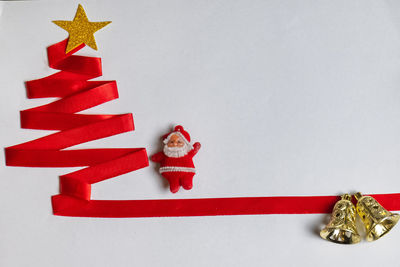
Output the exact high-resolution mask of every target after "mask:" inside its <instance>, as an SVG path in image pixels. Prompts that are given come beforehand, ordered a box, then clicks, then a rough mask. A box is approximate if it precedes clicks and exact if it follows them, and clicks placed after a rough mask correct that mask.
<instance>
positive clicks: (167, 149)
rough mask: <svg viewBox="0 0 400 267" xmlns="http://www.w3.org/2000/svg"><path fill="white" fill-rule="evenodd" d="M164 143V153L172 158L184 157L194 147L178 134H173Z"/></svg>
mask: <svg viewBox="0 0 400 267" xmlns="http://www.w3.org/2000/svg"><path fill="white" fill-rule="evenodd" d="M164 143H165V145H164V154H165V155H166V156H167V157H170V158H180V157H184V156H186V155H187V154H188V153H189V151H190V150H191V149H192V147H191V145H190V144H188V143H187V142H185V140H183V139H182V137H180V136H179V135H177V134H172V135H171V136H170V137H169V139H168V140H165V141H164Z"/></svg>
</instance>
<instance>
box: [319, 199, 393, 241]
mask: <svg viewBox="0 0 400 267" xmlns="http://www.w3.org/2000/svg"><path fill="white" fill-rule="evenodd" d="M354 196H355V198H356V200H357V209H356V208H355V207H354V205H353V203H352V202H351V195H349V194H344V195H343V196H342V199H341V200H339V201H338V202H337V203H336V204H335V207H334V208H333V211H332V217H331V220H330V222H329V223H328V225H327V226H326V227H325V228H324V229H322V230H321V232H320V235H321V237H322V238H323V239H326V240H328V241H332V242H334V243H339V244H356V243H358V242H360V240H361V237H360V234H359V233H358V231H357V227H356V210H357V214H358V215H359V216H360V218H361V220H362V222H363V223H364V226H365V230H366V239H367V241H375V240H377V239H379V238H381V237H382V236H384V235H385V234H387V233H388V232H389V231H390V230H391V229H392V228H393V227H394V226H395V225H396V223H397V222H398V221H399V219H400V215H399V214H396V213H391V212H389V211H387V210H386V209H385V208H384V207H383V206H381V205H380V204H379V203H378V201H376V200H375V199H374V198H373V197H371V196H363V195H362V194H361V193H360V192H358V193H356V194H355V195H354Z"/></svg>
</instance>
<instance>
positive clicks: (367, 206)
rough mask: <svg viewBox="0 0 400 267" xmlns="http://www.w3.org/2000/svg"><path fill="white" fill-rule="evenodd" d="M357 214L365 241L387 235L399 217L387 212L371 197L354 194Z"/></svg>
mask: <svg viewBox="0 0 400 267" xmlns="http://www.w3.org/2000/svg"><path fill="white" fill-rule="evenodd" d="M355 198H356V200H357V213H358V215H359V216H360V218H361V220H362V221H363V223H364V226H365V230H366V235H367V236H366V238H367V241H375V240H377V239H379V238H381V237H382V236H384V235H385V234H387V233H388V232H389V231H390V230H391V229H392V228H393V227H394V226H395V225H396V224H397V222H398V221H399V219H400V215H399V214H396V213H391V212H389V211H387V210H386V209H385V208H384V207H383V206H382V205H380V204H379V203H378V201H376V200H375V199H374V198H373V197H371V196H363V195H362V194H361V193H360V192H358V193H356V194H355Z"/></svg>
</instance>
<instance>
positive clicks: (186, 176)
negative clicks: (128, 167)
mask: <svg viewBox="0 0 400 267" xmlns="http://www.w3.org/2000/svg"><path fill="white" fill-rule="evenodd" d="M174 134H175V135H178V136H179V137H180V138H181V140H183V141H184V143H185V144H184V146H183V147H182V148H172V149H175V150H176V152H175V153H174V152H169V149H171V148H168V146H167V143H168V141H169V139H170V137H171V136H172V135H174ZM162 138H163V142H164V144H165V145H164V151H160V152H158V153H157V154H155V155H153V156H152V157H151V160H152V161H154V162H159V163H160V174H161V175H162V176H163V177H164V178H165V179H167V180H168V182H169V185H170V190H171V192H172V193H176V192H178V191H179V188H180V186H182V187H183V188H184V189H186V190H190V189H192V187H193V176H194V175H195V173H196V169H195V167H194V164H193V157H194V156H195V155H196V154H197V152H198V151H199V149H200V147H201V145H200V143H198V142H197V143H195V144H193V145H191V143H190V135H189V133H188V132H186V131H185V130H184V129H183V127H182V126H180V125H178V126H176V127H175V129H174V131H172V132H170V133H168V134H166V135H164V136H163V137H162ZM172 149H171V150H172Z"/></svg>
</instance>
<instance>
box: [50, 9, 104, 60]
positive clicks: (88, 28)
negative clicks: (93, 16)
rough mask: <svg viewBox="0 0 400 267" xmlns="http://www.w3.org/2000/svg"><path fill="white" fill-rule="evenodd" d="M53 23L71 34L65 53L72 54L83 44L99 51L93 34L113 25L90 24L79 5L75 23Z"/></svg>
mask: <svg viewBox="0 0 400 267" xmlns="http://www.w3.org/2000/svg"><path fill="white" fill-rule="evenodd" d="M53 22H54V23H55V24H56V25H57V26H60V27H61V28H63V29H64V30H66V31H67V32H68V33H69V38H68V45H67V49H66V51H65V53H68V52H70V51H71V50H72V49H74V48H76V47H78V46H79V45H81V44H83V43H84V44H86V45H88V46H90V47H91V48H93V49H94V50H97V45H96V41H95V39H94V36H93V34H94V33H95V32H97V31H98V30H100V29H101V28H103V27H105V26H106V25H107V24H109V23H111V21H102V22H90V21H89V20H88V18H87V16H86V13H85V10H84V9H83V7H82V6H81V5H80V4H79V5H78V9H77V10H76V14H75V18H74V20H73V21H66V20H54V21H53Z"/></svg>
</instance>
